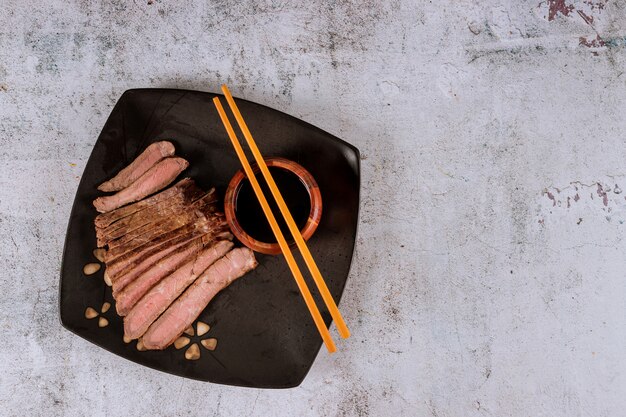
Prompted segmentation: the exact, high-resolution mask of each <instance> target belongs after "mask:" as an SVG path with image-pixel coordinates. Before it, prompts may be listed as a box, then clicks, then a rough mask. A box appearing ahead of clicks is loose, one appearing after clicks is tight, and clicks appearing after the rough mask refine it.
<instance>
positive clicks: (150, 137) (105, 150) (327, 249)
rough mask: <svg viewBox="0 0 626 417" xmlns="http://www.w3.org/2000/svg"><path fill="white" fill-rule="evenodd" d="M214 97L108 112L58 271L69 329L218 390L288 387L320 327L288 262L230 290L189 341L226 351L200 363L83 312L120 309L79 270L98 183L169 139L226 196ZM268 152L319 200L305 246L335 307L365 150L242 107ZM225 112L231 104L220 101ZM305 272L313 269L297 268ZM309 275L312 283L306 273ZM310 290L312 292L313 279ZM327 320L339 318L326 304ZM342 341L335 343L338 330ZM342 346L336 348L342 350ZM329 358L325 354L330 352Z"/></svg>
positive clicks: (193, 172)
mask: <svg viewBox="0 0 626 417" xmlns="http://www.w3.org/2000/svg"><path fill="white" fill-rule="evenodd" d="M215 96H216V95H215V94H211V93H204V92H199V91H184V90H172V89H137V90H129V91H126V92H125V93H124V94H123V95H122V97H121V98H120V100H119V101H118V102H117V104H116V106H115V108H114V109H113V111H112V112H111V115H110V116H109V119H108V120H107V122H106V124H105V126H104V128H103V130H102V133H101V134H100V137H99V138H98V141H97V142H96V144H95V146H94V148H93V151H92V153H91V156H90V158H89V161H88V163H87V167H86V168H85V172H84V173H83V176H82V179H81V181H80V185H79V187H78V191H77V193H76V199H75V201H74V206H73V208H72V214H71V216H70V220H69V225H68V230H67V236H66V240H65V249H64V253H63V264H62V267H61V283H60V311H61V322H62V323H63V325H64V326H65V327H66V328H67V329H69V330H70V331H72V332H74V333H76V334H77V335H79V336H81V337H83V338H85V339H87V340H89V341H91V342H93V343H95V344H97V345H98V346H101V347H103V348H104V349H107V350H108V351H110V352H113V353H115V354H117V355H120V356H122V357H124V358H127V359H129V360H131V361H134V362H137V363H140V364H142V365H146V366H149V367H151V368H154V369H158V370H161V371H165V372H169V373H172V374H175V375H180V376H184V377H189V378H194V379H199V380H203V381H211V382H215V383H220V384H229V385H239V386H247V387H259V388H261V387H264V388H287V387H294V386H297V385H299V384H300V383H301V382H302V380H303V379H304V377H305V376H306V374H307V372H308V370H309V369H310V367H311V365H312V364H313V361H314V359H315V357H316V355H317V353H318V351H319V350H320V347H321V345H322V342H321V339H320V337H319V335H318V333H317V330H316V328H315V325H314V324H313V322H312V319H311V318H310V316H309V312H308V310H307V308H306V306H305V304H304V301H303V300H302V298H301V297H300V294H299V291H298V288H297V286H296V284H295V282H294V280H293V278H292V276H291V273H290V272H289V269H288V267H287V265H286V263H285V261H284V260H283V257H282V256H265V255H261V254H257V259H258V261H259V266H258V267H257V269H256V270H254V271H253V272H251V273H248V274H247V275H246V276H244V277H243V278H241V279H239V280H237V281H236V282H234V283H233V284H232V285H231V286H230V287H228V288H226V289H225V290H224V291H222V292H221V293H220V294H218V295H217V296H216V297H215V299H214V300H213V301H212V302H211V303H210V304H209V306H208V307H207V308H206V309H205V310H204V311H203V313H202V314H201V315H200V318H199V320H201V321H203V322H205V323H208V324H209V325H210V326H211V330H210V331H209V332H208V333H207V334H206V335H204V336H202V337H198V336H197V335H196V336H194V337H192V338H191V339H192V342H199V340H200V339H203V338H208V337H215V338H217V339H218V347H217V349H216V350H215V351H213V352H210V351H208V350H206V349H204V348H202V347H201V357H200V359H199V360H196V361H188V360H186V359H185V358H184V351H185V349H181V350H176V349H175V348H174V347H173V346H171V347H169V348H168V349H166V350H164V351H147V352H140V351H138V350H137V349H136V346H135V343H129V344H126V343H124V341H123V340H122V336H123V322H122V319H121V318H120V317H118V316H117V314H116V313H115V307H114V305H113V307H112V308H110V309H109V310H108V311H107V312H105V313H101V316H102V317H104V318H106V319H107V320H108V322H109V324H108V325H107V326H105V327H99V326H98V321H99V319H91V320H88V319H86V318H85V309H86V308H87V307H93V308H94V309H96V310H98V311H100V307H101V306H102V304H103V303H104V302H105V301H107V302H110V303H112V304H114V301H113V299H112V297H111V291H110V288H109V287H107V286H106V285H105V284H104V282H103V279H102V272H103V271H102V270H100V271H99V272H98V273H96V274H95V275H91V276H85V275H84V274H83V272H82V269H83V266H84V265H85V264H87V263H90V262H95V259H94V258H93V255H92V251H93V249H94V248H95V247H96V236H95V231H94V226H93V220H94V218H95V216H96V215H97V213H96V210H95V209H94V207H93V206H92V204H91V202H92V201H93V199H94V198H96V197H97V196H98V195H100V193H99V192H98V191H97V190H96V187H97V185H98V184H100V183H101V182H103V181H104V180H106V179H108V178H110V177H111V176H112V175H114V174H115V173H117V172H118V171H119V170H120V169H121V168H122V167H124V166H126V165H127V164H128V163H130V161H132V160H133V159H134V158H135V157H136V156H137V155H138V154H139V153H140V152H141V151H142V150H143V149H144V148H145V147H146V146H148V145H149V144H150V143H152V142H156V141H159V140H164V139H167V140H170V141H172V143H174V145H175V146H176V154H177V155H180V156H182V157H183V158H185V159H187V160H188V161H189V163H190V166H189V168H188V169H187V170H186V171H185V172H184V173H183V176H190V177H191V178H193V179H194V180H195V181H196V183H197V184H198V185H199V186H200V187H201V188H203V189H205V190H208V189H209V188H210V187H213V186H215V187H216V188H217V190H218V191H219V193H220V195H222V196H223V195H224V191H225V188H226V186H227V185H228V182H229V181H230V179H231V177H232V176H233V175H234V174H235V172H236V171H237V170H239V169H240V163H239V161H238V159H237V156H236V155H235V152H234V150H233V149H232V145H231V144H230V141H229V140H228V137H227V136H226V132H225V130H224V127H223V125H222V123H221V122H220V120H219V116H218V114H217V112H216V110H215V108H214V106H213V103H212V102H211V100H212V98H213V97H215ZM237 102H238V104H239V108H240V109H241V112H242V114H243V116H244V117H245V118H246V121H247V123H248V126H249V127H250V130H251V131H252V134H253V135H254V137H255V139H256V141H257V143H258V145H259V148H260V150H261V152H262V153H263V154H264V155H265V156H266V157H269V156H281V157H284V158H288V159H291V160H293V161H296V162H298V163H299V164H301V165H302V166H304V167H305V168H306V169H307V170H309V172H311V174H313V177H315V179H316V180H317V182H318V184H319V186H320V190H321V192H322V200H323V205H324V208H323V214H322V221H321V223H320V225H319V228H318V229H317V231H316V232H315V234H314V235H313V237H312V238H311V240H310V241H309V247H310V249H311V252H312V253H313V256H315V258H316V261H317V262H318V266H319V268H320V270H321V272H322V274H323V276H324V277H325V278H326V281H327V283H328V287H329V289H330V291H331V293H332V294H333V296H334V297H335V300H337V301H339V298H340V297H341V294H342V292H343V288H344V286H345V284H346V279H347V276H348V272H349V269H350V263H351V260H352V252H353V249H354V243H355V237H356V229H357V222H358V209H359V182H360V178H359V177H360V171H359V151H358V150H357V149H356V148H355V147H354V146H351V145H349V144H348V143H346V142H344V141H342V140H340V139H338V138H336V137H334V136H332V135H330V134H328V133H326V132H324V131H322V130H320V129H318V128H316V127H314V126H311V125H310V124H308V123H305V122H303V121H301V120H298V119H296V118H294V117H291V116H289V115H287V114H284V113H281V112H279V111H276V110H273V109H270V108H268V107H265V106H262V105H259V104H255V103H251V102H248V101H245V100H238V101H237ZM223 103H225V101H223ZM301 266H302V271H307V269H306V267H305V266H304V265H303V264H302V263H301ZM305 275H306V274H305ZM308 282H309V287H310V288H311V289H312V292H313V293H314V294H315V295H317V291H314V290H313V289H314V288H315V285H314V284H313V283H312V280H308ZM316 302H317V304H318V306H319V307H320V311H321V312H322V316H323V317H324V320H325V321H326V324H327V325H328V326H330V323H331V318H330V314H328V311H327V309H326V308H325V306H324V303H323V302H322V300H321V298H320V297H316ZM334 337H335V338H336V339H339V336H338V335H337V334H336V332H335V333H334ZM340 346H341V345H340V344H339V347H340ZM324 352H325V351H324Z"/></svg>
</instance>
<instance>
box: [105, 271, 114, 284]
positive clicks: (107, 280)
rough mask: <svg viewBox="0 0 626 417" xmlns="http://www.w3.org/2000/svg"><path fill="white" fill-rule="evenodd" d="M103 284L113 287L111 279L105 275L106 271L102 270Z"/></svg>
mask: <svg viewBox="0 0 626 417" xmlns="http://www.w3.org/2000/svg"><path fill="white" fill-rule="evenodd" d="M104 283H105V284H106V285H108V286H109V287H110V286H111V285H113V283H112V282H111V277H109V274H107V271H106V270H104Z"/></svg>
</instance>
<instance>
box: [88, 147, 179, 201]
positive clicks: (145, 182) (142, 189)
mask: <svg viewBox="0 0 626 417" xmlns="http://www.w3.org/2000/svg"><path fill="white" fill-rule="evenodd" d="M187 166H189V162H187V161H185V160H184V159H182V158H178V157H173V158H165V159H163V160H162V161H160V162H159V163H157V164H156V165H154V166H153V167H152V168H150V169H149V170H148V171H147V172H145V173H144V174H143V175H142V176H141V177H139V178H138V179H137V181H135V182H133V183H132V184H131V185H129V186H128V187H126V188H124V189H123V190H121V191H118V192H117V193H116V194H113V195H110V196H106V197H98V198H96V199H95V200H94V201H93V205H94V207H96V210H98V211H99V212H100V213H106V212H108V211H111V210H115V209H116V208H118V207H121V206H123V205H126V204H128V203H133V202H135V201H138V200H141V199H142V198H144V197H147V196H149V195H150V194H154V193H155V192H157V191H160V190H162V189H163V188H165V187H167V186H168V185H169V184H170V183H171V182H172V181H174V180H175V179H176V177H178V175H179V174H180V173H181V172H183V171H184V170H185V169H186V168H187Z"/></svg>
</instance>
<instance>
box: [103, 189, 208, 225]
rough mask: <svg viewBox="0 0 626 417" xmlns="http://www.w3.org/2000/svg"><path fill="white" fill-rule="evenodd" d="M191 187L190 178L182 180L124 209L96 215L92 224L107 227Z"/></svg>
mask: <svg viewBox="0 0 626 417" xmlns="http://www.w3.org/2000/svg"><path fill="white" fill-rule="evenodd" d="M192 186H193V187H195V183H194V182H193V180H192V179H191V178H183V179H182V180H180V181H178V182H177V183H176V184H174V185H173V186H172V187H170V188H168V189H167V190H164V191H161V192H160V193H158V194H155V195H153V196H152V197H149V198H146V199H144V200H141V201H138V202H136V203H134V204H130V205H128V206H126V207H121V208H118V209H116V210H113V211H111V212H108V213H103V214H98V215H97V216H96V220H95V221H94V224H95V225H96V228H97V229H101V228H104V227H107V226H109V225H110V224H112V223H114V222H116V221H118V220H120V219H122V218H124V217H126V216H130V215H131V214H133V213H136V212H138V211H141V210H143V209H145V208H147V207H153V206H155V205H157V204H159V203H160V202H162V201H166V200H167V199H169V198H171V197H172V196H174V195H177V194H179V193H180V192H182V191H184V190H186V189H188V188H189V187H192ZM196 189H197V187H196Z"/></svg>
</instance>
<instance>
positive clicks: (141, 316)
mask: <svg viewBox="0 0 626 417" xmlns="http://www.w3.org/2000/svg"><path fill="white" fill-rule="evenodd" d="M232 247H233V243H232V242H230V241H227V240H222V241H219V242H210V243H208V244H207V245H206V246H205V247H204V248H201V249H200V250H199V251H196V252H194V253H193V254H192V255H191V256H188V257H187V258H186V259H185V261H184V262H185V263H184V265H182V266H180V267H178V269H176V270H175V271H173V270H170V272H169V273H168V274H163V275H160V276H158V277H157V276H153V277H149V275H148V274H142V275H141V276H140V277H138V278H137V279H136V280H135V281H133V282H131V283H130V284H129V285H128V286H127V287H126V288H124V290H123V291H122V292H120V293H119V294H118V296H117V298H116V308H117V312H118V314H119V315H120V316H126V315H127V314H130V313H129V312H132V311H135V309H137V313H135V314H134V315H133V317H135V318H134V319H131V320H130V321H128V322H127V321H126V320H124V328H125V329H126V326H127V324H128V326H129V329H130V328H132V327H133V326H139V327H138V328H137V329H135V330H134V331H133V332H132V333H131V334H132V336H133V337H131V339H137V338H138V337H139V336H141V335H142V334H143V333H144V332H145V331H146V330H147V329H148V326H150V324H151V323H152V322H153V321H154V320H155V319H156V318H157V317H158V316H159V315H160V314H161V313H162V312H163V311H165V309H166V308H167V307H168V306H169V305H170V304H171V303H172V302H173V301H174V300H175V299H176V298H178V296H179V295H180V294H181V293H182V292H183V291H184V290H185V288H187V286H189V284H191V283H192V282H194V281H195V279H196V278H198V276H199V275H200V274H201V273H202V272H203V271H204V270H205V269H207V268H208V267H209V266H211V264H213V262H215V261H217V260H218V259H219V258H221V257H222V256H224V255H225V254H226V253H227V252H228V251H229V250H230V249H231V248H232ZM168 259H169V258H168ZM179 265H180V264H179ZM168 283H169V284H168ZM155 284H156V286H155ZM150 294H151V295H150ZM124 331H125V332H126V330H124ZM137 333H139V334H137ZM127 336H128V334H127Z"/></svg>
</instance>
